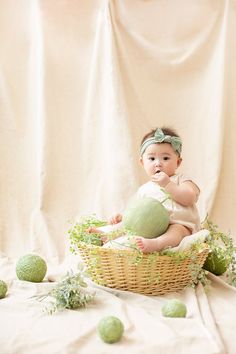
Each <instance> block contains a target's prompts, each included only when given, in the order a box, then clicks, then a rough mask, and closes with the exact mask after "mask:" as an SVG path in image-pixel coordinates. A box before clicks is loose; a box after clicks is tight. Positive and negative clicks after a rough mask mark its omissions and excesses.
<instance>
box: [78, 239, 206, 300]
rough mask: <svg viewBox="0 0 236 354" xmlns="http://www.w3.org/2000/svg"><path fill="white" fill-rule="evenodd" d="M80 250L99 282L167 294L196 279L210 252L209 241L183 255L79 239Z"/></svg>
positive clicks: (118, 287)
mask: <svg viewBox="0 0 236 354" xmlns="http://www.w3.org/2000/svg"><path fill="white" fill-rule="evenodd" d="M78 251H79V253H80V255H81V258H82V260H83V261H84V263H85V264H86V266H87V271H88V273H89V275H90V277H91V279H92V280H93V281H94V282H95V283H97V284H99V285H103V286H106V287H109V288H115V289H120V290H126V291H131V292H135V293H140V294H145V295H163V294H167V293H170V292H175V291H180V290H182V289H184V288H185V287H187V286H189V285H191V284H193V282H194V283H196V282H197V275H198V273H199V272H200V270H201V268H202V266H203V264H204V262H205V259H206V257H207V255H208V247H207V245H205V244H204V245H203V247H202V249H201V250H199V251H197V250H194V251H193V250H186V251H182V252H181V257H175V256H170V255H160V254H158V253H149V254H141V255H140V253H139V252H137V251H132V250H123V249H122V250H120V249H111V248H103V247H100V246H95V245H91V244H87V243H84V242H79V244H78Z"/></svg>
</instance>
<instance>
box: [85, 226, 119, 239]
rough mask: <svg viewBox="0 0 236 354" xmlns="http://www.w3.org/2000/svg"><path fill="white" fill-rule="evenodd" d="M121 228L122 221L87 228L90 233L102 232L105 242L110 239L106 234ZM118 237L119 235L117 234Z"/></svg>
mask: <svg viewBox="0 0 236 354" xmlns="http://www.w3.org/2000/svg"><path fill="white" fill-rule="evenodd" d="M120 228H121V222H120V223H117V224H109V225H105V226H100V227H89V228H88V229H87V232H88V233H97V234H102V235H101V240H102V241H103V242H107V241H109V237H108V236H106V234H108V233H109V232H113V231H116V230H119V229H120ZM117 237H118V235H117Z"/></svg>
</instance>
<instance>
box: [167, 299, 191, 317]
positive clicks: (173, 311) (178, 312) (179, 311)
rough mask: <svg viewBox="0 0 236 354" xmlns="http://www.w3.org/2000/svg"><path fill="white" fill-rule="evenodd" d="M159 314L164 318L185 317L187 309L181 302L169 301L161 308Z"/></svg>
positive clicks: (176, 300)
mask: <svg viewBox="0 0 236 354" xmlns="http://www.w3.org/2000/svg"><path fill="white" fill-rule="evenodd" d="M161 312H162V315H163V316H164V317H186V314H187V307H186V305H185V304H184V303H183V302H182V301H180V300H178V299H171V300H168V301H167V302H166V303H165V304H164V305H163V306H162V308H161Z"/></svg>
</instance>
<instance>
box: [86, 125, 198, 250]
mask: <svg viewBox="0 0 236 354" xmlns="http://www.w3.org/2000/svg"><path fill="white" fill-rule="evenodd" d="M181 149H182V141H181V139H180V137H179V136H178V135H177V133H176V132H175V131H174V130H172V129H170V128H165V127H164V128H157V129H154V130H151V131H150V132H149V133H147V134H146V135H145V136H144V138H143V139H142V142H141V146H140V163H141V165H142V166H143V168H144V170H145V172H146V174H147V176H148V178H149V181H148V182H147V183H145V184H144V185H142V186H141V187H140V188H139V189H138V191H137V195H138V196H140V197H152V198H155V199H157V200H159V201H163V200H164V199H165V198H166V193H167V194H169V195H170V196H171V199H169V200H166V201H165V202H164V203H163V205H164V207H165V208H166V209H167V211H168V212H169V216H170V224H169V227H168V229H167V230H166V231H165V233H163V234H162V235H160V236H159V237H157V238H153V239H147V238H144V237H140V236H139V235H135V236H136V237H135V242H136V245H137V247H138V248H139V249H140V250H141V251H142V252H144V253H149V252H155V251H161V250H163V249H165V248H169V247H175V246H177V245H179V243H180V242H181V240H182V239H183V238H184V237H185V236H189V235H191V234H193V233H195V232H197V231H199V230H200V218H199V214H198V211H197V208H196V202H197V200H198V197H199V193H200V190H199V188H198V186H197V185H196V184H195V183H194V182H193V180H192V179H191V178H189V177H188V176H185V175H184V174H178V173H177V169H178V167H179V166H180V164H181V162H182V158H181ZM109 223H110V224H111V225H114V228H115V229H118V228H121V227H122V215H121V214H116V215H114V216H113V217H112V218H111V219H110V221H109ZM88 231H89V232H95V231H96V232H103V230H102V229H101V230H99V229H98V228H97V229H95V228H89V229H88ZM103 240H104V241H106V236H105V235H103Z"/></svg>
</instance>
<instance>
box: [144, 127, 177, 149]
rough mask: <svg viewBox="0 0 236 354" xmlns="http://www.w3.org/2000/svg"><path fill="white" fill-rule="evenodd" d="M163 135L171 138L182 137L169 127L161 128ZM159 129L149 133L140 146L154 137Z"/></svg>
mask: <svg viewBox="0 0 236 354" xmlns="http://www.w3.org/2000/svg"><path fill="white" fill-rule="evenodd" d="M160 129H161V130H162V131H163V133H164V134H165V135H170V136H177V137H178V138H180V136H179V135H178V134H177V133H176V131H175V130H174V129H172V128H169V127H162V128H160ZM156 130H157V128H156V129H152V130H151V131H150V132H149V133H147V134H146V135H144V137H143V139H142V141H141V144H140V146H141V145H142V144H143V143H144V141H145V140H147V139H149V138H152V137H153V136H154V135H155V132H156Z"/></svg>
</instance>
